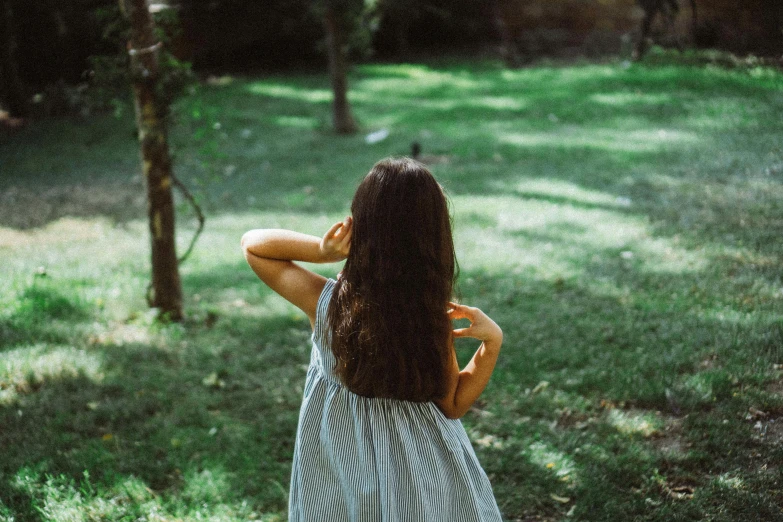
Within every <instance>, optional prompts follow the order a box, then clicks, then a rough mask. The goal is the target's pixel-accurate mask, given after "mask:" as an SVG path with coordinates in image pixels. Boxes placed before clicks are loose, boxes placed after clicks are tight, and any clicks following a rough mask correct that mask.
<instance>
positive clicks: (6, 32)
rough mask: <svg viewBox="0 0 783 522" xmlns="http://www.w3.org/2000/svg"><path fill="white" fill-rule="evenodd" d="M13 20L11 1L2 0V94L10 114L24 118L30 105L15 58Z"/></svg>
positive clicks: (0, 65) (0, 28) (0, 20)
mask: <svg viewBox="0 0 783 522" xmlns="http://www.w3.org/2000/svg"><path fill="white" fill-rule="evenodd" d="M12 21H13V13H12V11H11V3H10V2H9V1H8V0H0V96H2V97H3V99H4V100H5V102H6V104H7V106H8V112H9V114H10V115H11V116H12V117H14V118H22V117H24V116H27V114H28V111H29V106H28V104H27V100H26V98H25V95H24V87H23V85H22V80H21V79H20V78H19V69H18V68H17V66H16V60H14V49H15V48H16V41H15V38H14V32H13V23H12Z"/></svg>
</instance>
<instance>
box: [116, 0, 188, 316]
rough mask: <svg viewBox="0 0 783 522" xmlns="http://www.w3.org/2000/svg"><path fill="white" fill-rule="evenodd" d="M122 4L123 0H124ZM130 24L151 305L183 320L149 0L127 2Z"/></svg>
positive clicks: (163, 112)
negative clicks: (148, 242) (149, 251)
mask: <svg viewBox="0 0 783 522" xmlns="http://www.w3.org/2000/svg"><path fill="white" fill-rule="evenodd" d="M120 2H123V0H120ZM124 2H125V8H126V10H127V14H128V17H129V18H130V23H131V39H130V42H129V49H130V54H131V78H132V80H131V81H132V82H133V91H134V94H135V98H136V122H137V125H138V130H139V141H140V142H141V160H142V166H143V172H144V178H145V180H146V184H147V212H148V216H149V226H150V237H151V243H152V299H151V301H150V304H151V306H154V307H157V308H159V309H160V313H161V316H163V317H165V318H168V319H170V320H172V321H179V320H181V319H182V285H181V283H180V278H179V267H178V262H177V254H176V248H175V243H174V201H173V198H172V194H171V185H172V177H171V157H170V156H169V146H168V136H167V130H166V116H167V113H168V107H165V106H164V105H163V103H162V102H161V100H160V99H159V97H158V95H157V89H156V87H157V83H158V77H159V65H158V51H159V47H160V45H159V44H158V42H157V40H156V39H155V36H154V22H153V20H152V16H151V15H150V13H149V10H148V9H147V2H146V0H124Z"/></svg>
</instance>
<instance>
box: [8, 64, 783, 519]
mask: <svg viewBox="0 0 783 522" xmlns="http://www.w3.org/2000/svg"><path fill="white" fill-rule="evenodd" d="M351 84H352V86H353V90H352V103H353V107H354V110H355V111H356V112H357V116H358V117H359V118H361V120H362V121H363V122H364V123H365V125H367V127H368V132H369V131H371V130H372V131H375V130H382V129H386V130H387V131H388V137H387V138H385V139H383V140H381V141H378V142H375V143H373V144H368V143H367V142H366V141H365V137H364V136H354V137H348V138H346V137H336V136H334V135H333V134H331V133H330V132H327V130H326V129H327V128H328V124H327V123H326V122H327V121H328V118H329V116H328V115H329V102H330V90H329V87H328V85H329V82H328V79H327V78H326V77H325V75H324V74H313V75H311V74H287V75H267V76H264V77H248V78H231V77H221V78H217V79H214V80H213V81H211V82H209V83H207V84H203V85H199V86H197V88H196V92H195V93H194V95H193V96H188V97H185V98H181V99H179V100H178V102H177V111H178V113H179V114H181V115H182V116H181V121H180V124H179V126H178V127H177V128H176V130H175V132H174V135H173V136H172V139H173V141H174V143H175V145H176V150H177V156H178V164H179V165H181V166H182V171H183V172H184V173H186V175H187V176H191V177H193V178H199V177H203V176H204V175H205V174H207V173H211V174H212V178H210V183H209V186H208V187H206V186H199V187H198V189H197V193H198V195H199V196H200V199H201V200H202V201H203V202H204V204H205V206H206V207H207V209H208V211H209V212H210V213H211V215H212V217H211V219H210V221H209V226H208V228H207V229H206V230H205V232H204V235H203V236H202V239H201V241H200V243H199V244H198V246H197V248H196V250H195V251H194V254H193V256H192V257H191V259H190V260H189V262H188V263H187V264H186V265H184V266H183V271H182V275H183V285H184V287H185V288H184V289H185V293H186V295H188V296H190V299H189V301H188V302H187V315H188V319H187V321H186V322H185V323H184V324H182V325H161V324H158V323H156V322H155V321H154V320H153V317H152V315H151V314H148V313H147V311H146V306H145V304H144V298H143V295H142V294H143V288H144V285H145V282H146V279H147V274H148V272H149V268H148V266H147V261H146V254H145V251H146V247H145V244H144V242H143V241H142V240H141V239H140V238H142V237H144V235H145V234H146V233H147V232H146V227H147V224H146V222H145V221H144V201H143V198H141V199H140V200H138V199H134V198H135V196H136V195H137V194H138V192H139V191H138V186H137V185H138V183H140V181H139V180H135V181H134V180H133V174H134V173H135V172H136V169H137V160H136V149H135V147H136V144H135V143H134V142H133V140H132V139H131V137H130V136H129V133H128V129H129V128H131V127H132V121H131V115H130V113H131V112H132V111H128V110H126V111H124V112H123V114H122V115H121V117H120V118H113V117H111V116H105V117H104V116H99V117H95V118H92V119H90V120H89V121H87V122H79V123H78V124H74V123H73V122H70V121H47V122H41V123H40V125H36V126H31V127H28V128H25V129H22V131H20V132H19V133H17V134H15V135H14V136H12V137H11V139H10V140H8V141H7V142H6V143H4V146H3V148H2V149H0V164H2V165H3V166H4V167H7V168H8V169H9V170H8V171H9V172H13V173H14V176H13V177H10V176H9V177H3V178H0V189H2V192H0V194H2V195H1V196H0V198H2V200H1V201H0V203H2V204H0V263H2V265H3V266H4V267H6V272H5V273H6V277H4V278H2V279H1V280H0V351H2V357H1V358H0V426H3V430H0V446H2V447H3V448H5V449H6V451H5V453H4V458H3V459H0V518H2V517H6V518H8V517H11V516H13V517H15V518H16V520H58V519H59V520H65V519H67V517H69V516H73V518H74V519H76V520H78V519H79V518H78V517H82V519H87V520H89V519H94V520H99V519H108V520H137V519H143V518H147V519H158V520H161V519H177V520H204V519H213V520H226V521H239V520H253V519H256V520H258V519H260V520H284V519H285V507H286V491H287V485H288V478H289V476H290V475H289V473H290V458H291V453H292V451H293V443H294V440H293V435H294V432H295V426H296V418H297V412H298V407H299V405H300V401H301V394H302V385H303V382H304V374H305V368H306V364H307V362H308V353H309V335H310V327H309V323H308V321H307V318H306V317H304V315H303V314H301V313H300V312H298V311H297V310H296V309H295V308H294V307H292V306H290V305H288V304H287V303H285V302H284V301H283V300H281V299H280V298H278V297H277V296H275V295H273V294H272V292H271V291H270V290H268V289H267V288H266V287H264V286H263V285H261V284H260V283H259V282H258V281H257V280H256V279H255V277H254V276H253V274H252V272H251V271H250V270H249V269H248V268H247V267H246V266H245V263H244V261H243V260H242V259H241V255H240V253H239V248H238V242H239V238H240V236H241V234H242V233H243V232H244V231H245V230H247V229H249V228H255V227H289V228H294V229H297V230H302V231H305V232H309V233H313V234H319V233H321V232H322V231H323V230H325V229H326V227H327V226H328V225H329V224H330V223H331V222H333V220H336V219H340V218H341V217H343V216H344V215H345V212H346V211H347V209H348V206H349V204H350V198H351V195H352V192H353V190H354V188H355V186H356V184H357V182H358V180H359V179H360V178H361V177H362V175H363V174H364V173H365V172H366V171H367V170H368V169H369V167H370V166H371V165H372V164H373V162H374V161H375V160H377V159H379V158H380V157H383V156H387V155H401V154H405V153H407V152H408V151H409V150H410V144H411V142H412V141H414V140H416V141H418V142H420V144H421V145H422V148H423V155H422V159H423V160H425V161H427V162H429V163H430V164H431V165H432V168H433V170H434V172H435V174H436V176H437V177H438V179H439V180H440V181H441V182H442V183H443V185H444V187H445V188H446V190H447V191H448V193H449V195H450V198H451V201H452V208H453V211H454V221H455V234H456V236H455V239H456V246H457V250H458V256H459V260H460V265H461V268H462V275H461V279H460V281H459V283H460V297H461V299H462V301H463V302H466V303H469V304H473V305H476V306H479V307H481V308H482V309H484V310H486V311H487V312H488V313H490V314H491V315H492V316H493V318H495V319H496V320H497V321H498V323H499V324H500V325H501V326H502V327H503V328H504V333H505V344H504V348H503V351H502V353H501V358H500V360H499V362H498V366H497V369H496V370H495V374H494V375H493V378H492V381H491V382H490V385H489V387H488V388H487V390H486V392H485V394H484V395H483V396H482V398H481V401H480V402H479V403H478V404H477V405H476V408H474V409H473V410H472V411H471V412H469V413H468V415H466V417H465V418H464V419H463V423H464V425H465V426H466V428H467V429H468V432H469V435H470V437H471V439H472V440H473V443H474V445H475V448H476V451H477V453H478V455H479V459H480V461H481V462H482V464H483V465H484V467H485V469H486V470H487V472H488V473H489V475H490V478H491V480H492V483H493V487H494V490H495V493H496V496H497V499H498V502H499V504H500V507H501V509H502V511H503V513H504V515H505V518H507V519H510V520H514V519H522V520H525V519H535V518H538V519H566V518H568V519H569V520H589V521H601V520H617V521H626V520H645V521H660V522H668V521H671V520H725V521H729V520H740V519H746V518H751V519H762V520H770V521H775V520H781V516H780V506H781V505H783V494H782V493H781V489H780V483H781V482H780V481H781V479H782V477H781V468H780V463H781V462H783V453H782V450H781V448H782V447H783V445H782V444H781V441H782V440H783V439H782V437H783V431H781V427H782V426H783V401H782V400H781V389H780V379H781V370H782V368H781V366H780V365H781V364H783V328H781V325H782V324H783V281H781V278H780V274H781V270H782V269H783V266H781V259H783V251H782V250H781V249H783V245H782V244H781V242H780V241H779V238H780V236H781V234H783V230H781V226H782V224H783V220H781V216H783V206H782V204H781V202H783V151H781V149H780V141H779V137H780V135H781V132H783V123H781V122H783V117H781V116H782V115H783V96H781V94H783V77H782V76H781V74H780V73H778V72H776V71H775V70H767V69H765V72H764V74H761V75H758V74H749V73H748V71H747V70H743V69H725V68H719V67H714V66H710V67H690V66H681V65H678V64H676V63H667V64H662V65H654V64H651V63H646V62H645V63H641V64H630V65H624V64H621V63H604V64H582V65H562V64H555V63H539V64H537V65H535V66H531V67H529V68H526V69H520V70H513V71H508V70H504V69H503V68H502V67H501V66H500V65H499V64H497V63H495V62H465V61H461V60H458V61H452V60H444V61H440V62H431V63H428V64H396V65H395V64H365V65H361V66H358V67H357V68H356V69H355V73H354V76H353V77H352V78H351ZM52 173H56V175H52ZM184 181H190V180H184ZM42 187H46V188H45V189H42ZM185 228H187V227H185ZM39 267H44V269H43V270H41V269H39ZM313 268H315V269H317V270H318V271H319V272H320V273H322V274H324V275H331V276H333V275H334V274H335V273H336V272H337V270H339V265H327V266H317V267H313ZM42 272H43V273H45V274H46V276H42ZM457 349H458V356H459V358H460V360H461V361H462V362H463V363H464V362H466V357H468V356H469V355H470V353H471V352H472V350H473V349H475V345H474V344H472V343H470V342H464V343H463V342H460V343H459V344H458V346H457ZM85 470H86V471H88V476H85V474H84V471H85ZM569 514H570V515H569Z"/></svg>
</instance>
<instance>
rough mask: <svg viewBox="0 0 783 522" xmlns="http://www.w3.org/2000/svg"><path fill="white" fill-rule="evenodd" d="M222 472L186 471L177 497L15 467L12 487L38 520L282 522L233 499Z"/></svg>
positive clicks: (135, 482)
mask: <svg viewBox="0 0 783 522" xmlns="http://www.w3.org/2000/svg"><path fill="white" fill-rule="evenodd" d="M226 476H227V473H226V472H225V471H224V470H221V469H219V468H210V469H203V470H200V471H197V470H188V471H186V472H185V473H184V476H183V477H182V481H183V483H182V486H181V487H182V491H181V493H180V495H179V496H178V497H174V498H172V497H170V496H168V495H164V496H161V495H158V494H156V493H155V492H153V491H152V490H151V489H150V487H149V485H147V484H145V483H144V481H142V480H140V479H139V478H137V477H133V476H130V477H117V478H116V479H115V482H114V484H112V485H111V486H109V487H107V486H105V485H95V484H93V482H92V481H91V477H90V475H89V474H88V473H85V476H84V477H83V478H82V479H80V480H74V479H71V478H68V477H65V476H57V477H53V476H48V477H46V479H45V480H42V477H41V476H40V473H38V472H36V471H34V470H32V469H30V468H23V469H21V470H20V471H19V472H18V473H17V474H16V477H15V478H14V487H15V488H16V489H18V490H19V491H23V492H25V493H26V494H28V495H29V496H30V497H31V498H32V499H33V502H34V504H35V505H36V507H37V510H38V512H39V514H40V516H41V520H43V521H47V522H87V521H91V520H131V519H132V520H147V521H149V522H174V521H177V522H196V521H203V520H209V521H211V522H229V521H234V520H256V521H263V522H282V521H283V520H285V518H286V517H285V516H284V514H283V513H280V514H274V513H267V514H259V513H257V512H255V511H254V510H253V509H252V507H251V506H250V505H249V504H248V503H247V502H246V501H242V500H237V499H235V497H236V495H235V494H234V493H233V492H232V490H231V486H230V484H229V482H228V481H227V480H226Z"/></svg>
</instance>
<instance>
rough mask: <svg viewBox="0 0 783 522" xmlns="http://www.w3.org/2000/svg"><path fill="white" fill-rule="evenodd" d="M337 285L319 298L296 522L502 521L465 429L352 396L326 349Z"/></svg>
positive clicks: (296, 468) (298, 457)
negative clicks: (326, 327)
mask: <svg viewBox="0 0 783 522" xmlns="http://www.w3.org/2000/svg"><path fill="white" fill-rule="evenodd" d="M334 285H335V281H334V280H331V279H330V280H328V281H327V283H326V285H325V286H324V289H323V292H322V293H321V296H320V298H319V299H318V307H317V311H316V320H315V328H314V332H313V349H312V354H311V358H310V366H309V368H308V370H307V378H306V381H305V388H304V397H303V400H302V407H301V410H300V412H299V426H298V428H297V433H296V445H295V448H294V462H293V468H292V471H291V491H290V496H289V506H288V507H289V520H290V521H294V522H320V521H325V522H333V521H334V522H342V521H350V522H376V521H377V522H382V521H383V522H396V521H406V522H418V521H421V522H433V521H449V522H487V521H493V522H494V521H500V520H501V517H500V512H499V510H498V507H497V504H496V502H495V498H494V496H493V495H492V487H491V486H490V483H489V479H487V475H486V474H485V473H484V470H482V469H481V466H480V465H479V462H478V459H477V458H476V454H475V452H474V451H473V447H472V446H471V444H470V440H469V439H468V436H467V434H466V433H465V429H464V428H463V427H462V423H461V422H460V421H459V420H452V419H448V418H446V417H445V416H444V415H443V413H442V412H441V411H440V410H439V409H438V407H437V406H436V405H435V404H434V403H432V402H408V401H401V400H395V399H383V398H368V397H362V396H359V395H356V394H355V393H353V392H351V391H349V390H348V389H347V388H345V387H344V386H343V385H342V384H341V383H340V381H339V378H338V377H337V376H336V375H335V374H334V371H333V369H334V366H335V359H334V355H332V353H331V350H330V349H329V347H328V346H323V345H322V344H321V342H320V339H321V332H322V329H323V328H324V325H325V320H326V310H327V307H328V305H329V300H330V297H331V295H332V290H333V289H334Z"/></svg>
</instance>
